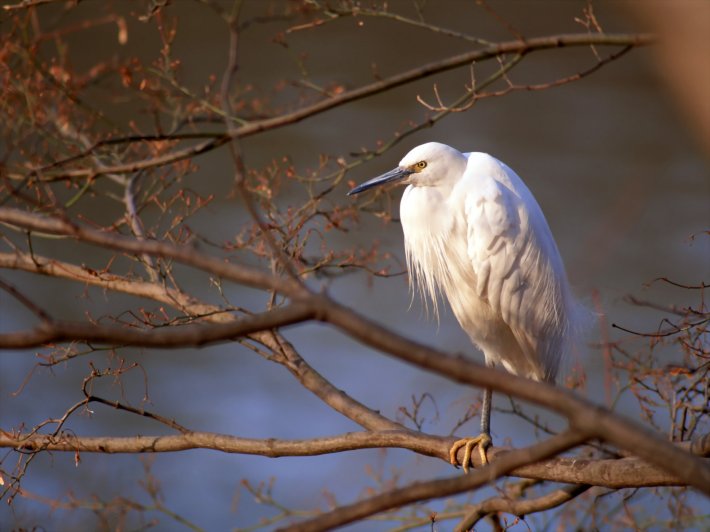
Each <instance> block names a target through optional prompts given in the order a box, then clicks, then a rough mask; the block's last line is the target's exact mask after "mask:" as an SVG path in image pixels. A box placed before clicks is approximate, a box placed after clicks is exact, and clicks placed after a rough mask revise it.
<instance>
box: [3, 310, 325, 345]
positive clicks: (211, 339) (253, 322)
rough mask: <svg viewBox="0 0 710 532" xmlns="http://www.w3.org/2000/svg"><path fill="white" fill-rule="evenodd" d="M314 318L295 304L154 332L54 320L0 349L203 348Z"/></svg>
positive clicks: (9, 337)
mask: <svg viewBox="0 0 710 532" xmlns="http://www.w3.org/2000/svg"><path fill="white" fill-rule="evenodd" d="M314 316H315V314H314V312H313V310H312V308H311V307H309V306H307V305H302V304H298V303H296V304H293V305H290V306H287V307H281V308H275V309H273V310H270V311H267V312H264V313H262V314H255V315H253V316H246V317H244V318H241V319H239V320H238V321H236V322H234V323H213V324H202V323H196V324H189V325H182V326H173V327H165V328H159V329H158V328H156V329H151V330H145V329H133V328H128V327H121V326H117V325H101V324H93V323H80V322H71V321H59V320H51V321H48V322H43V323H41V324H40V325H38V326H37V327H35V328H34V329H30V330H27V331H18V332H11V333H4V334H0V349H23V348H29V347H39V346H42V345H46V344H51V343H60V342H67V341H84V342H96V343H103V344H111V345H124V346H126V345H133V346H142V347H163V348H179V347H186V346H203V345H207V344H213V343H215V342H223V341H227V340H233V339H235V338H237V337H240V336H245V335H247V334H250V333H253V332H257V331H263V330H267V329H274V328H277V327H284V326H286V325H292V324H294V323H300V322H303V321H307V320H309V319H313V317H314Z"/></svg>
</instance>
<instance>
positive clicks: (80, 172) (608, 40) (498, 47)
mask: <svg viewBox="0 0 710 532" xmlns="http://www.w3.org/2000/svg"><path fill="white" fill-rule="evenodd" d="M653 42H654V37H653V36H652V35H650V34H646V33H640V34H590V33H579V34H577V33H573V34H562V35H553V36H548V37H533V38H530V39H525V40H514V41H506V42H502V43H497V44H491V45H489V46H485V47H483V48H478V49H476V50H472V51H469V52H465V53H462V54H457V55H454V56H451V57H448V58H446V59H442V60H440V61H434V62H431V63H428V64H426V65H422V66H420V67H417V68H413V69H411V70H407V71H405V72H401V73H399V74H395V75H393V76H390V77H388V78H386V79H383V80H380V81H375V82H373V83H370V84H368V85H365V86H363V87H359V88H357V89H352V90H350V91H346V92H344V93H342V94H340V95H338V96H333V97H331V98H328V99H326V100H322V101H320V102H317V103H315V104H312V105H309V106H306V107H303V108H301V109H298V110H296V111H293V112H291V113H288V114H284V115H281V116H276V117H273V118H267V119H263V120H257V121H253V122H250V123H248V124H245V125H243V126H240V127H236V128H233V130H232V131H231V132H229V133H226V134H224V135H222V136H219V137H217V138H214V139H211V140H208V141H206V142H204V143H201V144H198V145H196V146H192V147H187V148H182V149H180V150H178V151H175V152H172V153H167V154H165V155H161V156H159V157H152V158H149V159H143V160H140V161H133V162H130V163H125V164H119V165H115V166H107V167H105V168H75V169H69V170H63V171H61V172H60V173H59V174H57V175H54V174H53V175H52V177H50V179H53V178H60V177H61V178H73V177H89V176H91V177H96V176H99V175H103V174H107V173H114V174H121V173H131V172H136V171H138V170H144V169H146V168H154V167H157V166H163V165H166V164H170V163H174V162H177V161H181V160H184V159H188V158H191V157H194V156H197V155H200V154H202V153H206V152H208V151H211V150H214V149H216V148H218V147H220V146H223V145H224V144H226V143H227V142H229V141H230V140H231V139H233V138H245V137H248V136H251V135H256V134H259V133H264V132H266V131H270V130H273V129H278V128H281V127H284V126H287V125H291V124H295V123H297V122H300V121H301V120H304V119H306V118H310V117H312V116H316V115H318V114H320V113H323V112H325V111H329V110H330V109H333V108H336V107H340V106H342V105H345V104H347V103H350V102H354V101H357V100H360V99H363V98H367V97H370V96H373V95H375V94H379V93H382V92H386V91H388V90H392V89H394V88H397V87H401V86H403V85H406V84H408V83H411V82H413V81H416V80H419V79H424V78H427V77H429V76H433V75H435V74H440V73H442V72H446V71H449V70H453V69H455V68H459V67H461V66H465V65H469V64H471V63H473V62H475V61H484V60H487V59H491V58H494V57H499V56H501V55H506V54H520V55H525V54H529V53H532V52H536V51H541V50H549V49H555V48H566V47H578V46H590V45H597V46H645V45H648V44H651V43H653ZM53 166H56V164H53Z"/></svg>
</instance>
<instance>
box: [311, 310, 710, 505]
mask: <svg viewBox="0 0 710 532" xmlns="http://www.w3.org/2000/svg"><path fill="white" fill-rule="evenodd" d="M319 315H320V316H323V319H324V321H327V322H329V323H332V324H333V325H335V326H337V327H338V328H340V329H341V330H342V331H344V332H346V333H347V334H349V335H350V336H352V337H353V338H355V339H357V340H359V341H361V342H363V343H365V344H367V345H369V346H371V347H374V348H375V349H379V350H381V351H383V352H385V353H389V354H391V355H393V356H395V357H396V358H399V359H401V360H405V361H407V362H410V363H412V364H415V365H416V366H419V367H421V368H425V369H428V370H431V371H434V372H436V373H438V374H440V375H444V376H446V377H448V378H450V379H452V380H454V381H457V382H460V383H464V384H473V385H474V386H479V387H483V388H486V387H487V388H490V389H492V390H494V391H498V392H503V393H505V394H508V395H512V396H514V397H520V398H521V399H525V400H528V401H530V402H532V403H535V404H538V405H541V406H544V407H546V408H549V409H550V410H552V411H554V412H558V413H560V414H562V415H564V416H565V417H566V418H567V419H568V421H569V423H570V425H571V426H572V427H573V428H576V429H578V430H581V431H583V432H584V433H586V434H590V435H591V436H593V437H597V438H599V439H601V440H604V441H608V442H611V443H613V444H614V445H616V446H617V447H619V448H620V449H624V450H626V451H628V452H630V453H632V454H634V455H636V456H639V457H641V458H644V459H645V460H647V461H648V462H649V463H651V464H654V465H656V466H658V467H660V468H662V469H664V470H666V471H668V472H670V473H672V474H675V475H677V476H678V478H680V479H682V480H683V481H684V482H686V483H687V484H688V485H691V486H694V487H696V488H698V489H700V490H701V491H703V492H704V493H706V494H708V495H710V464H708V463H707V462H704V461H703V460H700V459H699V458H697V457H695V456H693V455H691V454H689V453H686V452H683V451H681V450H680V449H678V448H676V447H675V446H674V445H672V444H671V443H670V442H668V441H665V440H663V439H661V438H660V437H659V436H658V434H657V433H655V432H652V431H650V430H648V429H647V428H646V427H644V426H642V425H640V424H638V423H636V422H634V421H632V420H630V419H627V418H624V417H622V416H620V415H618V414H614V413H612V412H611V411H609V410H607V409H606V408H603V407H600V406H597V405H595V404H593V403H591V402H590V401H588V400H586V399H583V398H582V397H579V396H577V395H576V394H574V393H572V392H570V391H568V390H564V389H561V388H556V387H554V386H550V385H547V384H544V383H540V382H535V381H532V380H529V379H525V378H521V377H517V376H515V375H511V374H508V373H505V372H503V371H500V370H497V369H494V368H488V367H486V366H484V365H482V364H478V363H476V362H473V361H471V360H468V359H465V358H463V357H461V356H459V357H453V356H450V355H446V354H444V353H441V352H439V351H436V350H434V349H431V348H429V347H426V346H424V345H422V344H419V343H417V342H414V341H412V340H410V339H408V338H405V337H403V336H400V335H398V334H396V333H393V332H391V331H389V330H387V329H385V328H383V327H381V326H380V325H379V324H377V323H375V322H373V321H371V320H368V319H367V318H365V317H363V316H360V315H359V314H356V313H354V312H353V311H351V310H350V309H348V308H346V307H343V306H341V305H339V304H337V303H335V302H333V301H330V300H326V299H325V298H322V302H321V309H320V312H319Z"/></svg>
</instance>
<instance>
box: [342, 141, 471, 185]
mask: <svg viewBox="0 0 710 532" xmlns="http://www.w3.org/2000/svg"><path fill="white" fill-rule="evenodd" d="M465 169H466V157H465V156H464V155H463V154H462V153H461V152H459V151H458V150H456V149H454V148H452V147H451V146H447V145H446V144H441V143H440V142H427V143H426V144H422V145H420V146H417V147H416V148H414V149H412V150H411V151H410V152H409V153H408V154H407V155H405V156H404V158H403V159H402V160H401V161H400V162H399V165H398V166H397V167H396V168H394V169H392V170H390V171H389V172H386V173H384V174H382V175H380V176H377V177H375V178H373V179H370V180H369V181H365V182H364V183H363V184H361V185H359V186H357V187H355V188H354V189H352V190H351V191H350V192H348V196H352V195H354V194H359V193H360V192H363V191H365V190H367V189H369V188H373V187H376V186H379V185H384V184H386V183H399V184H407V185H414V186H422V187H427V186H436V185H439V184H443V183H447V182H452V183H453V182H455V181H456V180H458V179H459V178H460V177H461V176H462V175H463V173H464V171H465Z"/></svg>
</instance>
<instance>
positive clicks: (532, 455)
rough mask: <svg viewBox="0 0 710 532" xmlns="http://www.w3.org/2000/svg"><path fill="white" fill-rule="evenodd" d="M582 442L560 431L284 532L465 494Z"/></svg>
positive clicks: (322, 526)
mask: <svg viewBox="0 0 710 532" xmlns="http://www.w3.org/2000/svg"><path fill="white" fill-rule="evenodd" d="M586 439H587V435H586V434H584V433H581V432H577V431H575V430H570V431H567V432H563V433H561V434H559V435H557V436H553V437H551V438H550V439H548V440H545V441H543V442H540V443H536V444H534V445H531V446H530V447H526V448H524V449H518V450H516V451H511V452H510V453H508V454H506V455H505V456H503V457H501V458H500V459H498V460H495V461H494V462H492V463H490V464H489V465H487V466H485V467H483V468H481V469H477V470H475V471H473V472H472V473H470V474H468V475H459V476H456V477H449V478H442V479H437V480H431V481H427V482H418V483H414V484H411V485H409V486H406V487H403V488H399V489H395V490H391V491H388V492H386V493H382V494H380V495H375V496H374V497H370V498H368V499H364V500H362V501H360V502H356V503H354V504H350V505H348V506H340V507H338V508H336V509H335V510H332V511H330V512H328V513H325V514H323V515H321V516H318V517H315V518H313V519H310V520H308V521H304V522H301V523H294V524H291V525H289V526H288V530H290V531H298V532H311V531H313V532H315V531H321V530H330V529H332V528H335V527H338V526H343V525H346V524H348V523H352V522H354V521H357V520H359V519H364V518H366V517H368V516H371V515H374V514H377V513H380V512H384V511H386V510H389V509H392V508H398V507H401V506H405V505H407V504H412V503H415V502H419V501H425V500H429V499H434V498H441V497H447V496H449V495H454V494H457V493H461V492H464V491H469V490H472V489H474V488H476V487H478V486H481V485H483V484H486V483H488V482H491V481H492V480H495V479H496V478H499V477H501V476H503V475H505V474H507V473H510V472H511V471H513V470H514V469H515V468H516V467H519V466H521V465H524V464H529V463H532V462H536V461H538V460H543V459H545V458H548V457H550V456H554V455H556V454H559V453H562V452H564V451H566V450H568V449H571V448H573V447H575V446H576V445H578V444H580V443H582V442H584V440H586ZM280 530H287V529H285V528H284V529H280Z"/></svg>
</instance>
